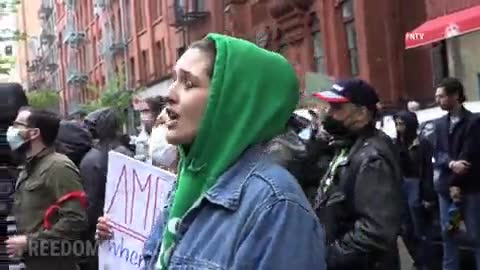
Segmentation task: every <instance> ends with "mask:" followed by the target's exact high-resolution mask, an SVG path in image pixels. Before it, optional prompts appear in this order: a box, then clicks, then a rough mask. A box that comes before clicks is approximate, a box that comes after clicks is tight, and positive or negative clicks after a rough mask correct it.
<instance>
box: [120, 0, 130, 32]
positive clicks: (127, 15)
mask: <svg viewBox="0 0 480 270" xmlns="http://www.w3.org/2000/svg"><path fill="white" fill-rule="evenodd" d="M131 10H132V9H131V5H130V0H125V11H124V13H125V14H124V16H125V17H124V18H122V19H123V20H125V27H126V29H125V37H126V38H127V40H128V39H130V33H131V27H132V15H131V14H130V11H131ZM120 17H122V16H120ZM122 19H120V24H121V23H122Z"/></svg>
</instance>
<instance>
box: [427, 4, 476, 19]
mask: <svg viewBox="0 0 480 270" xmlns="http://www.w3.org/2000/svg"><path fill="white" fill-rule="evenodd" d="M425 2H426V6H427V15H428V19H432V18H436V17H439V16H443V15H446V14H449V13H453V12H456V11H459V10H462V9H466V8H469V7H473V6H476V5H480V0H425Z"/></svg>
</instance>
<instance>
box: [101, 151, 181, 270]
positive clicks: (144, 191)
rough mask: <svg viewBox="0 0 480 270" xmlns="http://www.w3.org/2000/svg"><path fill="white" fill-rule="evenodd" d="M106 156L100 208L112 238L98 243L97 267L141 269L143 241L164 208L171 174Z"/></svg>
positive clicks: (121, 157) (118, 156) (113, 154)
mask: <svg viewBox="0 0 480 270" xmlns="http://www.w3.org/2000/svg"><path fill="white" fill-rule="evenodd" d="M108 157H109V162H108V174H107V185H106V192H105V206H104V211H105V214H106V215H107V216H108V217H109V218H110V220H111V223H112V225H113V230H114V237H113V239H112V240H109V241H107V242H105V243H103V244H102V245H100V249H99V260H100V261H99V268H100V270H110V269H115V270H136V269H142V268H143V267H144V262H143V259H142V253H141V252H142V249H143V243H144V242H145V240H146V238H147V236H148V234H149V232H150V230H151V228H152V226H153V225H154V223H155V220H156V217H157V216H158V215H159V214H161V212H162V211H163V210H164V206H165V204H166V201H167V196H168V193H169V192H170V190H171V189H172V187H173V183H174V181H175V175H173V174H171V173H170V172H167V171H164V170H161V169H159V168H156V167H153V166H150V165H148V164H145V163H143V162H140V161H137V160H134V159H132V158H129V157H127V156H125V155H122V154H119V153H116V152H110V153H109V155H108Z"/></svg>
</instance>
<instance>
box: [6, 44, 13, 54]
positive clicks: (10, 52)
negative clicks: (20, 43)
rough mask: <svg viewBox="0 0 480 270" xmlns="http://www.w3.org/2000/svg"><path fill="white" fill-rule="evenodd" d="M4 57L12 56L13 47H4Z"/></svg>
mask: <svg viewBox="0 0 480 270" xmlns="http://www.w3.org/2000/svg"><path fill="white" fill-rule="evenodd" d="M5 55H6V56H12V55H13V47H12V45H7V46H5Z"/></svg>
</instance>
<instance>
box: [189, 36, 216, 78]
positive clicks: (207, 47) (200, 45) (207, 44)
mask: <svg viewBox="0 0 480 270" xmlns="http://www.w3.org/2000/svg"><path fill="white" fill-rule="evenodd" d="M189 49H199V50H201V51H202V52H204V53H206V54H208V55H209V57H210V59H211V64H210V67H209V70H208V71H207V74H208V76H209V77H210V78H212V77H213V70H214V67H215V57H216V55H217V49H216V48H215V42H213V41H212V40H210V39H208V38H204V39H201V40H198V41H195V42H193V43H192V44H191V45H190V46H189Z"/></svg>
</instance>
